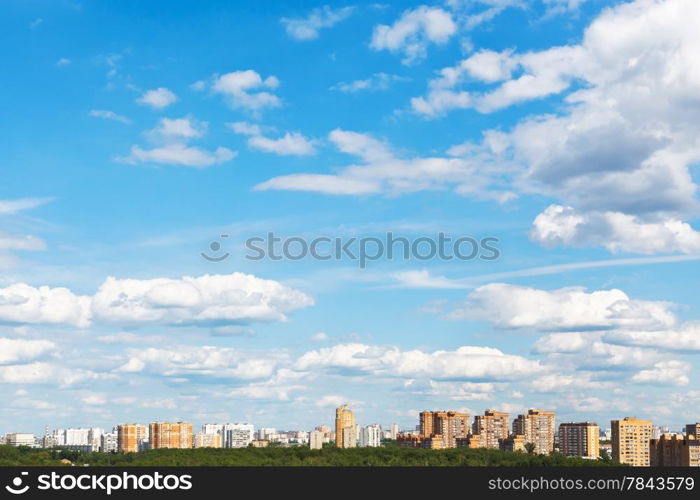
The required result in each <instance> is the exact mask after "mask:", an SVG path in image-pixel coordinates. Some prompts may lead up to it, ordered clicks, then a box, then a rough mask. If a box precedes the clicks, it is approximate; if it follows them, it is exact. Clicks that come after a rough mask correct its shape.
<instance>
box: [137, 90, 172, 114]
mask: <svg viewBox="0 0 700 500" xmlns="http://www.w3.org/2000/svg"><path fill="white" fill-rule="evenodd" d="M136 102H137V103H138V104H141V105H143V106H149V107H151V108H153V109H164V108H167V107H168V106H170V105H171V104H173V103H175V102H177V96H176V95H175V93H174V92H173V91H171V90H169V89H166V88H165V87H159V88H157V89H153V90H147V91H146V92H144V93H143V94H142V95H141V96H140V97H139V98H138V99H136Z"/></svg>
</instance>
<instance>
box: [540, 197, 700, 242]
mask: <svg viewBox="0 0 700 500" xmlns="http://www.w3.org/2000/svg"><path fill="white" fill-rule="evenodd" d="M530 237H531V239H532V240H533V241H535V242H537V243H540V244H541V245H543V246H545V247H553V246H557V245H568V246H603V247H605V248H607V249H608V250H609V251H611V252H613V253H617V252H632V253H641V254H655V253H661V252H682V253H698V252H700V233H699V232H697V231H695V230H694V229H693V228H692V227H691V226H690V224H687V223H685V222H682V221H680V220H678V219H673V218H665V219H664V218H662V219H659V220H652V221H644V220H642V219H641V218H640V217H638V216H635V215H629V214H624V213H621V212H578V211H576V210H575V209H573V208H572V207H563V206H561V205H551V206H549V207H548V208H547V209H546V210H545V211H544V212H542V213H541V214H540V215H538V216H537V217H536V218H535V221H534V223H533V228H532V231H531V232H530Z"/></svg>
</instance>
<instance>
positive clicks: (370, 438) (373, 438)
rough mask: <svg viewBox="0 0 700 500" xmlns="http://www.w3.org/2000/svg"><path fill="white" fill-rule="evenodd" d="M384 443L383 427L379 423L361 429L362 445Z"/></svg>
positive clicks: (379, 444)
mask: <svg viewBox="0 0 700 500" xmlns="http://www.w3.org/2000/svg"><path fill="white" fill-rule="evenodd" d="M381 444H382V427H381V426H380V425H378V424H373V425H368V426H367V427H363V428H362V429H360V443H359V446H360V447H374V448H376V447H378V446H381Z"/></svg>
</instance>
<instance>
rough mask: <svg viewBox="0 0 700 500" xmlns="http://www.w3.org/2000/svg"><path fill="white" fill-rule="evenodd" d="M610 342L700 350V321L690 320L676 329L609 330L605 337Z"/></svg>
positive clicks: (680, 350)
mask: <svg viewBox="0 0 700 500" xmlns="http://www.w3.org/2000/svg"><path fill="white" fill-rule="evenodd" d="M603 340H605V342H608V343H610V344H619V345H628V346H638V347H649V348H654V349H665V350H669V351H679V352H700V323H697V322H689V323H684V324H682V325H679V326H678V327H677V328H674V329H660V330H656V331H643V330H642V331H640V330H625V331H614V332H608V333H606V334H605V336H604V337H603Z"/></svg>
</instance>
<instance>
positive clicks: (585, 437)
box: [559, 422, 600, 459]
mask: <svg viewBox="0 0 700 500" xmlns="http://www.w3.org/2000/svg"><path fill="white" fill-rule="evenodd" d="M599 434H600V433H599V429H598V424H596V423H594V422H566V423H562V424H561V425H560V426H559V449H560V451H561V452H562V453H563V454H564V455H567V456H570V457H583V458H591V459H597V458H598V456H599V453H600V450H599Z"/></svg>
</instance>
